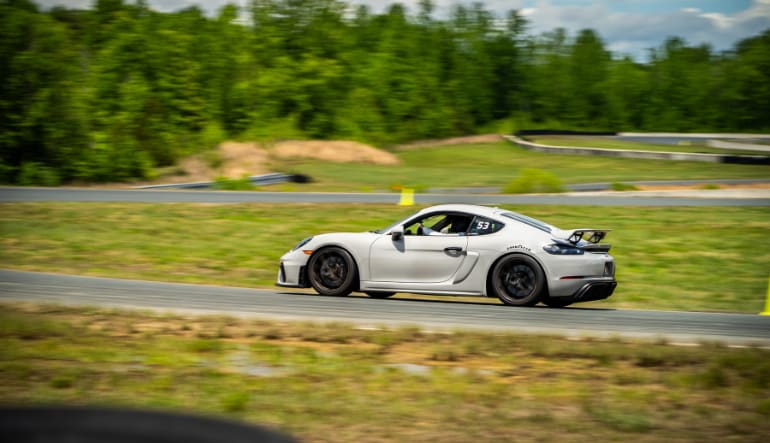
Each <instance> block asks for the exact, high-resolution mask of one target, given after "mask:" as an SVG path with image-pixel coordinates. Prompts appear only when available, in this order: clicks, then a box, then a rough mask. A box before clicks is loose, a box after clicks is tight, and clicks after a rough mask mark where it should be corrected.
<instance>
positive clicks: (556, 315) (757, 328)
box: [0, 270, 770, 347]
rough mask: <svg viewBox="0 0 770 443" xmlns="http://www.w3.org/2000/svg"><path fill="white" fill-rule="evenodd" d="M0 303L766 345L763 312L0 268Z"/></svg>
mask: <svg viewBox="0 0 770 443" xmlns="http://www.w3.org/2000/svg"><path fill="white" fill-rule="evenodd" d="M0 300H2V301H12V300H15V301H28V302H54V303H61V304H70V305H91V306H114V307H130V308H136V307H140V308H151V309H160V310H172V311H194V312H205V313H225V314H231V315H239V316H250V317H258V318H279V319H301V320H312V321H342V322H348V323H353V324H357V325H361V326H364V327H377V326H381V325H387V326H396V325H418V326H421V327H423V328H425V329H429V330H456V329H465V330H476V329H482V330H490V331H509V332H529V333H532V332H535V333H544V334H555V335H567V336H576V337H581V336H592V337H612V336H618V337H629V338H653V339H656V338H665V339H667V340H669V341H671V342H674V343H683V344H691V343H699V342H703V341H719V342H723V343H727V344H731V345H759V346H763V347H768V346H770V317H762V316H759V315H748V314H720V313H698V312H668V311H637V310H620V309H607V308H603V307H602V303H601V302H596V303H589V304H584V305H576V306H574V307H570V308H566V309H550V308H545V307H534V308H513V307H509V306H504V305H501V304H485V303H468V302H459V301H457V300H455V299H452V298H451V297H447V298H446V301H443V300H438V301H434V300H418V299H416V298H412V299H410V298H408V297H407V298H405V299H404V298H396V299H385V300H378V299H372V298H368V297H357V296H351V297H322V296H319V295H315V294H311V293H306V292H299V291H292V290H262V289H247V288H231V287H221V286H205V285H186V284H172V283H158V282H149V281H138V280H117V279H106V278H93V277H78V276H66V275H56V274H44V273H34V272H19V271H9V270H0Z"/></svg>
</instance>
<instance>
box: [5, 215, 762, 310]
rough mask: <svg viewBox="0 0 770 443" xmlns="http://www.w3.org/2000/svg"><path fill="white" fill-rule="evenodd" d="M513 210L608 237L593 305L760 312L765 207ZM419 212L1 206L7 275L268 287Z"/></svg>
mask: <svg viewBox="0 0 770 443" xmlns="http://www.w3.org/2000/svg"><path fill="white" fill-rule="evenodd" d="M506 207H507V208H509V209H513V210H515V211H519V212H522V213H525V214H527V215H531V216H534V217H537V218H540V219H542V220H544V221H546V222H549V223H551V224H554V225H556V226H559V227H563V228H569V227H581V226H598V227H601V228H607V229H612V230H613V231H612V232H611V233H610V235H609V236H608V238H607V241H608V242H609V243H611V244H612V245H613V248H612V254H613V255H614V256H615V258H616V262H617V279H618V281H619V286H618V289H617V291H616V293H615V295H614V296H613V297H612V298H610V299H609V300H607V301H602V302H595V303H594V304H596V305H599V306H612V307H624V308H639V309H673V310H692V311H699V310H703V311H733V312H748V313H756V312H759V311H761V310H762V309H763V307H764V302H765V295H766V293H767V284H768V272H769V271H770V269H768V263H770V249H768V248H766V247H764V245H768V244H770V208H767V207H719V208H711V207H666V208H656V207H651V208H645V207H580V206H576V207H567V206H564V207H560V206H506ZM416 210H417V207H400V206H396V205H360V204H359V205H332V204H329V205H312V204H287V205H277V206H276V205H269V204H240V205H229V204H228V205H216V204H133V203H129V204H119V203H109V204H107V203H14V204H1V205H0V267H2V268H11V269H22V270H35V271H52V272H62V273H72V274H84V275H95V276H108V277H123V278H138V279H148V280H159V281H176V282H188V283H211V284H222V285H231V286H246V287H270V286H272V285H273V283H274V281H275V278H276V274H277V268H278V262H279V258H280V256H281V255H282V254H283V253H285V252H286V251H287V250H289V249H290V248H291V247H293V246H294V245H295V244H296V243H297V242H298V241H299V240H301V239H302V238H304V237H306V236H308V235H314V234H318V233H323V232H336V231H353V232H356V231H367V230H372V229H377V228H380V227H383V226H387V225H388V224H390V223H391V222H392V221H394V220H397V219H399V218H401V217H404V216H406V215H408V214H410V213H412V212H413V211H416ZM340 214H344V216H340ZM450 299H451V298H450Z"/></svg>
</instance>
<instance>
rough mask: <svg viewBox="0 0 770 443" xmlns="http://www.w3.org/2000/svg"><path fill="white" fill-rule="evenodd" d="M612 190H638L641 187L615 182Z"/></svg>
mask: <svg viewBox="0 0 770 443" xmlns="http://www.w3.org/2000/svg"><path fill="white" fill-rule="evenodd" d="M612 190H613V191H638V190H639V188H638V187H636V186H634V185H632V184H629V183H621V182H615V183H613V184H612Z"/></svg>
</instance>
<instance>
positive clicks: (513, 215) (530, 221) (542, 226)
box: [502, 212, 557, 234]
mask: <svg viewBox="0 0 770 443" xmlns="http://www.w3.org/2000/svg"><path fill="white" fill-rule="evenodd" d="M502 216H503V217H508V218H510V219H513V220H516V221H518V222H521V223H524V224H525V225H529V226H532V227H533V228H537V229H539V230H541V231H543V232H547V233H549V234H550V233H551V232H552V231H553V230H554V229H557V228H556V227H555V226H551V225H549V224H548V223H546V222H542V221H540V220H538V219H535V218H532V217H527V216H526V215H522V214H519V213H517V212H503V213H502Z"/></svg>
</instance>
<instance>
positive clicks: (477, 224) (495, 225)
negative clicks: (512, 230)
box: [468, 216, 505, 235]
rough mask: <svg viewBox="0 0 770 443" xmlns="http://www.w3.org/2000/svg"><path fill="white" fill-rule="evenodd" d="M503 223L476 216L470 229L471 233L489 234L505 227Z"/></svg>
mask: <svg viewBox="0 0 770 443" xmlns="http://www.w3.org/2000/svg"><path fill="white" fill-rule="evenodd" d="M503 226H505V225H503V224H502V223H500V222H498V221H494V220H491V219H488V218H486V217H480V216H476V218H474V219H473V223H471V228H470V230H469V231H468V234H469V235H487V234H492V233H495V232H497V231H499V230H501V229H503Z"/></svg>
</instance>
